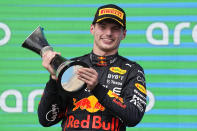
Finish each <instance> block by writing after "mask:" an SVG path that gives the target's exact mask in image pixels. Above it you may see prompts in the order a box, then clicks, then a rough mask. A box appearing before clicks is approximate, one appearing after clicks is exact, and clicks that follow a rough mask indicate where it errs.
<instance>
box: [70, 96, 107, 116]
mask: <svg viewBox="0 0 197 131" xmlns="http://www.w3.org/2000/svg"><path fill="white" fill-rule="evenodd" d="M73 105H74V106H75V107H74V108H73V110H72V111H76V110H77V109H81V110H84V109H85V110H86V111H88V112H91V113H94V112H97V111H99V110H100V111H104V110H105V107H103V106H102V105H101V104H100V103H99V102H98V99H97V98H96V97H95V96H93V95H91V96H89V97H88V98H83V99H81V100H79V101H76V99H75V98H73Z"/></svg>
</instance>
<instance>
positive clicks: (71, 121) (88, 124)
mask: <svg viewBox="0 0 197 131" xmlns="http://www.w3.org/2000/svg"><path fill="white" fill-rule="evenodd" d="M119 123H120V121H119V119H118V118H115V117H112V119H111V120H109V121H105V120H103V119H102V117H101V116H98V115H93V116H92V115H90V114H88V115H87V116H86V118H84V119H82V120H81V119H77V118H76V117H75V116H74V115H70V116H68V117H67V120H66V124H65V127H64V130H66V128H70V129H72V128H73V129H75V130H77V129H83V130H85V129H90V128H91V129H93V130H102V131H103V130H107V131H108V130H110V131H117V130H118V128H119Z"/></svg>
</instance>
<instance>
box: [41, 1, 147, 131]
mask: <svg viewBox="0 0 197 131" xmlns="http://www.w3.org/2000/svg"><path fill="white" fill-rule="evenodd" d="M90 32H91V34H92V35H93V37H94V44H93V50H92V52H91V53H89V54H86V55H84V56H80V57H77V58H73V59H72V60H78V61H83V62H85V63H87V64H88V65H89V66H90V68H80V69H78V70H77V75H78V79H80V80H82V81H84V82H85V83H86V84H87V87H86V88H85V89H84V90H80V91H78V92H75V93H68V92H64V91H62V90H60V88H61V86H60V85H58V83H57V81H56V80H57V78H56V75H55V72H54V70H53V69H52V67H51V65H50V62H51V60H52V58H53V57H54V56H55V55H56V54H57V52H52V51H48V52H45V53H44V54H43V56H42V58H43V66H44V67H45V68H46V69H47V70H48V71H49V73H50V76H51V77H50V80H49V81H48V83H47V84H46V87H45V90H44V94H43V97H42V99H41V101H40V104H39V108H38V116H39V121H40V123H41V124H42V125H43V126H52V125H54V124H56V123H58V122H60V121H62V124H61V125H62V130H68V131H74V130H86V131H87V130H110V131H116V130H120V131H125V130H126V127H127V126H129V127H131V126H135V125H137V124H138V123H139V122H140V121H141V119H142V117H143V115H144V112H145V109H146V85H145V78H144V71H143V69H142V67H141V66H140V65H139V64H137V63H136V62H134V61H130V60H128V59H126V58H124V57H122V56H120V55H119V54H118V48H119V45H120V42H121V40H123V39H124V38H125V37H126V14H125V12H124V10H123V9H122V8H120V7H118V6H116V5H113V4H109V5H104V6H101V7H99V8H98V10H97V12H96V14H95V17H94V20H93V22H92V24H91V27H90ZM139 78H140V79H139Z"/></svg>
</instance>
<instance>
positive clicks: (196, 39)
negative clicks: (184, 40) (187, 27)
mask: <svg viewBox="0 0 197 131" xmlns="http://www.w3.org/2000/svg"><path fill="white" fill-rule="evenodd" d="M192 38H193V40H194V42H195V43H197V25H195V26H194V28H193V30H192Z"/></svg>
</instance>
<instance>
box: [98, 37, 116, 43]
mask: <svg viewBox="0 0 197 131" xmlns="http://www.w3.org/2000/svg"><path fill="white" fill-rule="evenodd" d="M101 39H102V40H103V42H104V43H106V44H110V43H111V42H113V41H114V40H113V39H111V38H101Z"/></svg>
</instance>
